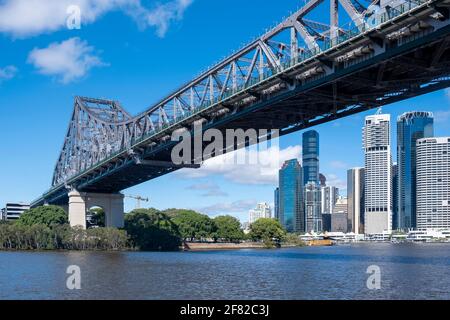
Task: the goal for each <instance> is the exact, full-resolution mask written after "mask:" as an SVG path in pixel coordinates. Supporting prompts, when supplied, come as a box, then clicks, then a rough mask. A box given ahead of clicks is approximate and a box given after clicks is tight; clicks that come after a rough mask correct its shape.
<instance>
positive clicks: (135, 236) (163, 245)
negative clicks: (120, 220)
mask: <svg viewBox="0 0 450 320" xmlns="http://www.w3.org/2000/svg"><path fill="white" fill-rule="evenodd" d="M125 230H126V231H127V233H128V235H129V236H130V239H131V241H132V243H133V244H134V246H135V247H137V248H139V249H140V250H147V251H151V250H164V251H171V250H177V249H178V248H179V246H180V244H181V238H180V234H179V232H178V227H177V225H176V224H175V223H173V222H172V221H171V219H170V218H169V217H168V216H167V214H165V213H164V212H160V211H158V210H156V209H137V210H134V211H132V212H131V213H129V214H127V215H126V216H125Z"/></svg>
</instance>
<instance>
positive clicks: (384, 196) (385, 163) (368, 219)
mask: <svg viewBox="0 0 450 320" xmlns="http://www.w3.org/2000/svg"><path fill="white" fill-rule="evenodd" d="M390 121H391V116H390V115H389V114H381V111H379V112H378V113H377V114H376V115H373V116H368V117H366V123H365V126H364V129H363V146H364V151H365V177H364V181H365V187H366V189H365V208H364V210H365V219H364V220H365V228H364V229H365V231H364V233H365V234H367V235H375V234H382V233H383V232H391V231H392V154H391V138H390V134H391V132H390Z"/></svg>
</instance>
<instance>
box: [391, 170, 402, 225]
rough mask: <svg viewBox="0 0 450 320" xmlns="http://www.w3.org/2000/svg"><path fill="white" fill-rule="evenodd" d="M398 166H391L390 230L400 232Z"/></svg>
mask: <svg viewBox="0 0 450 320" xmlns="http://www.w3.org/2000/svg"><path fill="white" fill-rule="evenodd" d="M398 195H399V193H398V165H397V164H396V163H394V164H393V165H392V229H393V230H401V229H402V228H401V226H400V223H399V221H400V218H399V210H398V204H399V201H398Z"/></svg>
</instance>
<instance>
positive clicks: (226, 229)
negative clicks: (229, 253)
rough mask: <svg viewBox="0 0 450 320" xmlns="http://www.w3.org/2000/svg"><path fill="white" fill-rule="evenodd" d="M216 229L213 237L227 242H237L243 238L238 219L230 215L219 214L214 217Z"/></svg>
mask: <svg viewBox="0 0 450 320" xmlns="http://www.w3.org/2000/svg"><path fill="white" fill-rule="evenodd" d="M214 223H215V224H216V227H217V231H216V236H215V238H216V239H218V240H224V241H229V242H239V241H241V240H243V239H244V232H243V231H242V229H241V223H240V222H239V220H238V219H236V218H235V217H231V216H219V217H216V218H214Z"/></svg>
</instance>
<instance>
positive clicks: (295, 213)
mask: <svg viewBox="0 0 450 320" xmlns="http://www.w3.org/2000/svg"><path fill="white" fill-rule="evenodd" d="M302 181H303V180H302V166H301V165H300V163H299V162H298V161H297V159H294V160H289V161H286V162H285V163H284V165H283V167H282V168H281V170H280V172H279V191H278V220H279V221H280V223H281V224H282V225H283V227H285V228H286V230H287V231H288V232H304V230H305V217H304V210H303V191H302V190H303V183H302Z"/></svg>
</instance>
